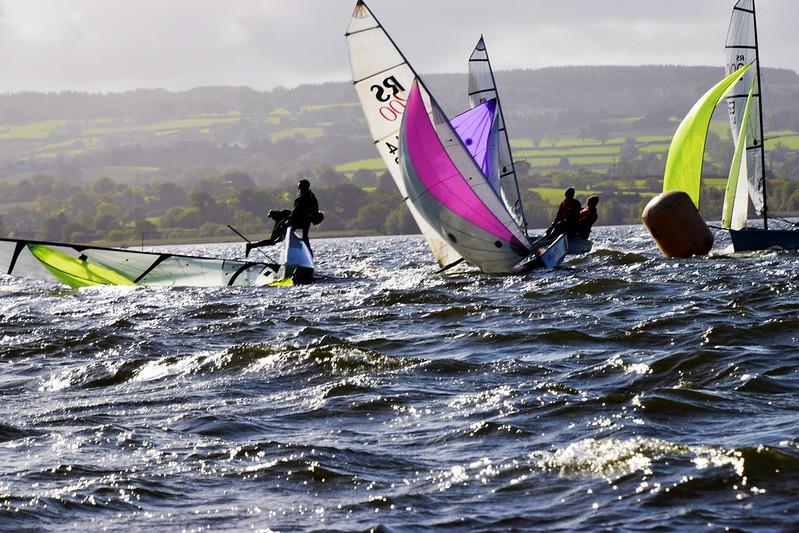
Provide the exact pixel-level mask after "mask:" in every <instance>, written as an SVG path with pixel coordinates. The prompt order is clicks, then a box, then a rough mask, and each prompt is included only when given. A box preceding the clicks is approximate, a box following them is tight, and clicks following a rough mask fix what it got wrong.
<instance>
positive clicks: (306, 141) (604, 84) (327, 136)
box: [0, 66, 799, 186]
mask: <svg viewBox="0 0 799 533" xmlns="http://www.w3.org/2000/svg"><path fill="white" fill-rule="evenodd" d="M722 75H723V72H722V69H721V68H716V67H679V66H639V67H600V66H594V67H559V68H544V69H538V70H514V71H506V72H498V73H497V83H498V85H499V87H500V91H501V96H502V98H503V104H504V108H505V114H506V119H507V123H508V130H509V132H510V135H511V138H512V139H514V141H515V145H518V146H521V147H524V146H526V147H527V148H528V150H526V152H525V153H526V155H524V157H528V156H529V157H530V160H531V161H533V163H534V164H535V161H536V157H538V163H540V165H541V166H546V165H548V164H551V163H552V159H557V160H560V156H559V155H557V154H544V153H540V154H538V153H536V150H538V149H539V148H540V146H539V145H540V144H541V143H542V142H544V143H546V141H545V140H546V139H549V141H551V142H550V143H549V144H551V145H552V146H556V145H559V144H564V143H563V142H560V141H562V139H565V138H569V139H577V138H595V139H597V140H599V141H601V142H602V144H604V142H605V141H608V140H610V139H613V138H616V137H618V138H621V139H624V138H628V137H636V136H639V135H659V136H661V137H662V138H661V139H660V140H658V141H657V142H659V143H661V145H662V144H664V143H665V142H667V138H668V136H669V135H670V134H671V133H672V132H673V130H674V128H675V117H681V116H682V115H684V114H685V112H686V111H687V110H688V109H689V108H690V107H691V105H692V104H693V103H694V102H695V101H696V99H697V98H698V97H699V96H700V95H701V94H702V93H703V92H704V91H705V90H707V89H708V88H709V87H710V86H711V85H712V84H713V83H715V82H716V81H718V80H719V79H720V78H721V77H722ZM426 79H427V80H428V82H429V84H430V85H431V86H432V88H433V90H434V92H435V93H436V95H437V96H438V97H439V98H440V99H441V100H442V102H443V104H444V107H445V109H447V110H448V111H449V112H452V113H455V112H458V111H460V110H462V109H464V108H465V107H466V105H467V98H466V76H465V75H460V74H447V75H430V76H426ZM763 79H764V87H765V93H764V94H765V98H764V102H765V105H766V109H765V111H766V120H765V123H766V127H767V129H769V130H780V131H789V132H796V131H799V113H797V111H796V109H795V108H796V105H795V102H797V101H798V100H799V76H797V74H796V73H795V72H793V71H789V70H783V69H765V71H764V73H763ZM719 131H720V132H721V131H722V129H719ZM664 139H665V140H664ZM567 144H568V143H567ZM617 144H618V145H619V146H621V141H618V142H617ZM654 149H655V148H653V150H654ZM656 149H657V150H662V149H663V146H660V147H656ZM375 156H376V152H375V150H374V148H373V146H372V143H371V141H370V139H369V136H368V132H367V129H366V126H365V123H364V121H363V117H362V114H361V111H360V107H359V106H358V104H357V100H356V97H355V94H354V91H353V90H352V87H351V84H349V83H323V84H318V85H302V86H299V87H296V88H293V89H285V88H278V89H274V90H271V91H255V90H252V89H249V88H244V87H203V88H197V89H192V90H189V91H181V92H170V91H165V90H135V91H129V92H124V93H111V94H90V93H78V92H65V93H48V94H42V93H32V92H26V93H15V94H4V95H0V179H3V180H12V181H13V180H18V179H20V178H22V177H27V176H31V175H33V174H39V173H44V174H50V175H55V176H57V177H65V178H69V179H71V180H77V181H87V180H91V179H95V178H97V177H99V176H110V177H112V178H114V179H123V180H130V181H131V182H141V181H151V180H172V181H176V182H178V183H181V182H183V183H191V182H196V181H197V180H199V179H201V178H202V177H204V176H208V175H211V174H219V173H222V172H225V171H226V170H230V169H237V170H241V171H244V172H246V173H248V174H249V175H250V176H252V177H253V179H254V180H255V181H256V183H258V184H260V185H267V186H268V185H274V184H277V183H279V182H280V181H281V180H283V179H286V178H287V177H293V176H295V175H296V174H297V173H301V172H303V171H306V170H310V169H315V168H319V167H321V166H330V167H336V168H339V169H348V170H349V171H354V170H356V169H357V168H361V167H362V168H370V167H373V168H374V169H375V170H379V168H380V163H379V161H375ZM539 156H540V157H539ZM612 157H615V156H612V155H611V156H606V157H605V159H601V158H600V159H597V158H594V159H593V160H590V161H589V160H586V163H585V164H587V165H593V166H596V165H600V166H601V165H608V164H610V163H609V161H610V158H612ZM579 162H580V159H579V157H578V156H575V157H573V158H572V160H571V164H572V165H575V164H579Z"/></svg>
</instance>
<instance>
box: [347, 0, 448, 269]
mask: <svg viewBox="0 0 799 533" xmlns="http://www.w3.org/2000/svg"><path fill="white" fill-rule="evenodd" d="M346 38H347V47H348V48H349V54H350V67H351V69H352V79H353V84H354V86H355V92H356V93H357V95H358V99H359V100H360V102H361V106H362V107H363V112H364V115H365V116H366V124H367V125H368V126H369V131H370V133H371V135H372V140H373V141H374V144H375V146H376V147H377V151H378V152H379V153H380V157H382V159H383V161H384V163H385V165H386V168H387V169H388V171H389V173H390V174H391V176H392V178H394V182H395V183H396V185H397V188H398V189H399V191H400V194H401V195H402V197H403V199H404V200H406V202H405V203H406V205H407V206H408V209H409V210H410V212H411V215H413V218H414V220H415V221H416V224H417V225H418V226H419V229H420V230H421V232H422V234H423V235H424V237H425V239H426V240H427V243H428V244H429V245H430V249H431V251H432V252H433V257H435V259H436V261H437V262H438V264H439V265H441V266H445V265H449V264H451V263H454V262H455V261H457V260H459V259H460V258H461V256H460V255H459V254H458V253H457V252H456V251H455V249H453V248H452V247H451V246H450V245H449V244H447V242H446V241H445V240H444V239H442V238H441V236H440V235H438V234H437V233H436V231H435V230H434V229H433V228H431V227H430V225H429V224H428V223H427V222H426V221H425V219H424V217H422V216H421V214H420V213H419V212H418V211H417V210H416V208H415V207H414V205H413V204H412V203H411V202H408V201H407V198H408V191H407V190H406V188H405V185H404V183H403V180H402V176H401V174H400V171H399V152H398V145H399V129H400V124H401V122H402V116H403V114H404V112H405V104H406V100H407V98H408V91H409V90H410V88H411V85H412V84H413V82H414V80H415V79H416V73H415V72H414V71H413V69H412V68H411V66H410V65H409V64H408V62H407V61H406V60H405V57H404V56H403V55H402V53H401V52H400V51H399V49H398V48H397V47H396V45H395V44H394V42H393V41H392V40H391V38H390V37H389V36H388V34H387V33H386V31H385V30H384V29H383V27H382V26H381V25H380V23H379V22H378V21H377V19H376V18H375V17H374V15H373V14H372V12H371V11H370V10H369V8H368V7H367V6H366V4H365V3H364V2H362V1H360V0H359V1H358V2H357V4H356V5H355V10H354V11H353V14H352V20H351V21H350V25H349V27H348V28H347V33H346Z"/></svg>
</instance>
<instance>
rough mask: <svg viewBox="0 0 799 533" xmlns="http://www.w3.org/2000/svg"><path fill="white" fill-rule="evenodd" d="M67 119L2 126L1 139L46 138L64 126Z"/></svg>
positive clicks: (0, 130) (0, 127) (0, 129)
mask: <svg viewBox="0 0 799 533" xmlns="http://www.w3.org/2000/svg"><path fill="white" fill-rule="evenodd" d="M66 124H67V121H66V120H45V121H43V122H34V123H32V124H24V125H22V126H0V139H3V140H7V141H11V140H18V139H46V138H48V137H49V136H50V134H51V133H52V132H53V130H56V129H58V128H63V127H64V126H65V125H66Z"/></svg>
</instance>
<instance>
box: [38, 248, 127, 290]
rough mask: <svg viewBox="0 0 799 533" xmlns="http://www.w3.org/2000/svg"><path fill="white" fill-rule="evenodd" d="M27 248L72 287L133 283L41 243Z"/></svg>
mask: <svg viewBox="0 0 799 533" xmlns="http://www.w3.org/2000/svg"><path fill="white" fill-rule="evenodd" d="M28 249H30V251H31V253H32V254H33V256H34V257H35V258H36V259H38V260H39V262H40V263H41V264H42V265H44V267H45V268H46V269H47V270H49V271H50V273H51V274H52V275H53V276H55V277H56V278H58V280H59V281H61V282H62V283H65V284H66V285H69V286H70V287H72V288H73V289H76V288H78V287H88V286H90V285H135V283H133V282H132V281H131V280H129V279H128V278H126V277H125V276H122V275H120V274H117V273H116V272H114V271H113V270H110V269H108V268H105V267H101V266H99V265H93V264H90V263H87V262H86V261H81V260H80V259H77V258H75V257H72V256H69V255H67V254H65V253H63V252H59V251H58V250H53V249H52V248H50V247H48V246H45V245H43V244H28Z"/></svg>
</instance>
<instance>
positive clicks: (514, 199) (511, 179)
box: [469, 36, 527, 229]
mask: <svg viewBox="0 0 799 533" xmlns="http://www.w3.org/2000/svg"><path fill="white" fill-rule="evenodd" d="M491 99H496V101H497V131H498V134H499V139H498V143H497V151H498V156H497V159H498V161H497V163H498V171H499V184H500V190H501V194H502V200H503V201H504V202H505V205H506V206H507V207H508V210H509V211H510V212H511V214H512V215H513V218H514V219H516V222H517V223H518V224H519V225H520V226H521V227H522V228H524V229H527V220H526V219H525V218H524V209H522V200H521V195H520V193H519V183H518V181H517V178H516V168H515V167H514V165H513V155H512V152H511V148H510V140H509V138H508V131H507V129H506V128H505V116H504V114H503V113H502V106H501V104H500V102H499V93H498V91H497V86H496V81H495V80H494V72H493V71H492V70H491V62H490V61H489V59H488V51H487V50H486V47H485V41H484V40H483V37H482V36H481V37H480V40H479V41H478V42H477V46H475V48H474V51H472V55H471V56H470V57H469V101H470V103H471V105H472V107H477V106H479V105H480V104H482V103H483V102H486V101H488V100H491Z"/></svg>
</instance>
